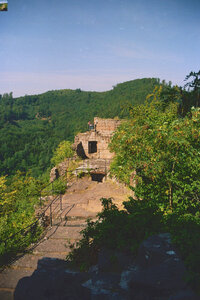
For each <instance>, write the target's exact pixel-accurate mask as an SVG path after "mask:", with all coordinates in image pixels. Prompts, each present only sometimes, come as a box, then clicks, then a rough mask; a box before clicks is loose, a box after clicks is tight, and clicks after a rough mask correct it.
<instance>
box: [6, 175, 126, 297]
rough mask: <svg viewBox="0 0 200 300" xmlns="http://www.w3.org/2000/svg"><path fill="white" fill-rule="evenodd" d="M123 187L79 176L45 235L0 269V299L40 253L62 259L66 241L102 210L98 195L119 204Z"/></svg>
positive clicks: (77, 236) (74, 238)
mask: <svg viewBox="0 0 200 300" xmlns="http://www.w3.org/2000/svg"><path fill="white" fill-rule="evenodd" d="M127 196H128V191H127V189H126V188H123V187H120V186H118V185H117V184H115V183H113V182H111V181H106V182H104V183H98V182H95V181H90V180H89V179H87V178H83V179H79V180H78V181H76V182H74V183H73V184H72V186H71V187H70V188H69V189H68V190H67V192H66V194H65V195H63V199H62V200H63V201H62V202H63V210H62V214H61V215H60V217H59V219H55V220H54V222H53V226H52V227H50V228H49V230H48V231H47V233H46V235H45V237H44V238H43V239H42V241H40V242H39V243H38V244H37V245H35V247H34V249H33V250H32V252H30V253H28V254H25V255H23V256H22V257H21V258H19V259H18V260H16V261H15V262H14V263H12V264H11V266H10V267H9V268H6V269H4V270H3V271H2V272H0V299H1V300H11V299H13V293H14V290H15V287H16V285H17V283H18V281H19V279H21V278H23V277H25V276H30V275H31V274H32V273H33V272H34V270H35V269H36V268H37V262H38V260H39V259H41V258H43V257H52V258H61V259H65V258H66V255H67V254H68V253H69V251H70V248H69V243H70V242H75V241H77V240H79V239H80V236H81V235H80V231H81V230H82V229H83V228H84V227H85V226H86V219H87V218H88V217H91V218H92V219H94V218H95V216H96V214H97V213H98V212H100V211H101V209H102V207H101V202H100V201H99V199H100V198H102V197H104V198H109V197H112V198H113V199H114V203H115V204H116V205H117V206H118V207H121V206H122V202H123V201H124V200H125V199H126V198H127Z"/></svg>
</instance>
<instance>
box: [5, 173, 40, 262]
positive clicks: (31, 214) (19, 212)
mask: <svg viewBox="0 0 200 300" xmlns="http://www.w3.org/2000/svg"><path fill="white" fill-rule="evenodd" d="M42 185H43V183H42V182H40V181H39V180H37V179H35V178H33V177H31V176H30V175H29V174H26V175H23V174H22V173H20V172H17V174H16V175H15V176H14V177H13V178H10V179H9V180H7V181H6V178H5V177H0V197H1V198H0V236H1V243H0V264H4V263H6V262H7V260H8V258H9V257H12V256H14V255H16V253H19V252H20V251H22V250H23V249H25V248H26V247H27V246H28V245H30V244H31V243H32V242H34V241H36V240H37V238H38V236H39V235H40V233H41V230H42V229H41V227H40V226H39V224H38V222H37V219H36V216H35V208H36V207H37V205H39V195H40V193H39V191H40V189H41V186H42ZM34 223H35V224H34ZM31 224H33V225H32V226H31V227H30V229H31V230H30V231H29V230H28V231H27V230H24V228H26V227H28V226H30V225H31ZM10 237H11V238H10ZM4 241H5V242H4Z"/></svg>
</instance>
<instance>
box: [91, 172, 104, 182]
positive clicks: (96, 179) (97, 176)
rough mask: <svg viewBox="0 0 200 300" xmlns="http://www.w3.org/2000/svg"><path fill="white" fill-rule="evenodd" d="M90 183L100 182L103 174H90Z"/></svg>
mask: <svg viewBox="0 0 200 300" xmlns="http://www.w3.org/2000/svg"><path fill="white" fill-rule="evenodd" d="M90 175H91V178H92V181H98V182H102V180H103V178H104V176H105V174H102V173H90Z"/></svg>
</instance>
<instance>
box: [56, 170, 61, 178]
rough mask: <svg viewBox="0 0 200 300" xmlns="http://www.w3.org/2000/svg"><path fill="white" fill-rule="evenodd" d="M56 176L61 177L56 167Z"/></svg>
mask: <svg viewBox="0 0 200 300" xmlns="http://www.w3.org/2000/svg"><path fill="white" fill-rule="evenodd" d="M55 176H56V179H58V178H59V177H60V175H59V172H58V169H55Z"/></svg>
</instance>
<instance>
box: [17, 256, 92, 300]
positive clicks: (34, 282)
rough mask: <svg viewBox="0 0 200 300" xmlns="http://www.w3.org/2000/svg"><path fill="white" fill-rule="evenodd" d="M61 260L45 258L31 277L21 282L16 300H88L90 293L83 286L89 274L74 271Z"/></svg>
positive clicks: (40, 261)
mask: <svg viewBox="0 0 200 300" xmlns="http://www.w3.org/2000/svg"><path fill="white" fill-rule="evenodd" d="M68 266H69V265H68V263H67V262H65V261H64V260H61V259H52V258H43V259H41V260H39V261H38V266H37V269H36V270H35V271H34V272H33V274H32V275H31V276H30V277H24V278H22V279H20V280H19V282H18V284H17V286H16V289H15V292H14V300H26V299H28V300H36V299H37V300H46V299H48V300H80V299H83V300H88V299H91V297H90V291H89V290H88V289H87V288H85V287H83V286H82V285H81V284H82V283H83V282H84V281H86V280H87V279H88V276H87V273H80V272H76V271H72V270H70V269H69V268H68Z"/></svg>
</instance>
